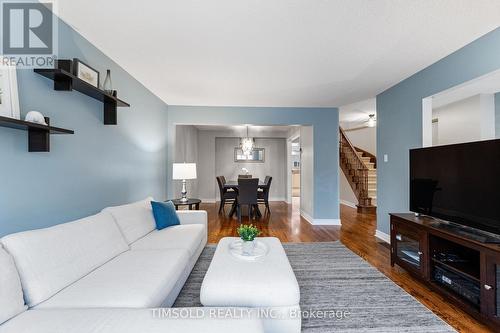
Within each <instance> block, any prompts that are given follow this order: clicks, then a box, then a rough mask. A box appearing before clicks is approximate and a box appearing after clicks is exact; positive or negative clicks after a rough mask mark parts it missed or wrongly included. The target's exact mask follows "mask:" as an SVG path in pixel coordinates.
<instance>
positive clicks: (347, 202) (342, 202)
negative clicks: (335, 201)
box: [340, 199, 358, 209]
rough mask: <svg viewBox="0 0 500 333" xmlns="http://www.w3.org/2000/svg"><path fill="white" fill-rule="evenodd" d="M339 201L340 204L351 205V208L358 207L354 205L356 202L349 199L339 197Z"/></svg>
mask: <svg viewBox="0 0 500 333" xmlns="http://www.w3.org/2000/svg"><path fill="white" fill-rule="evenodd" d="M340 203H341V204H342V205H346V206H348V207H351V208H354V209H357V208H358V207H357V206H356V204H355V203H353V202H350V201H347V200H342V199H340Z"/></svg>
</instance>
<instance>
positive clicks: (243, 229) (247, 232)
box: [236, 224, 260, 256]
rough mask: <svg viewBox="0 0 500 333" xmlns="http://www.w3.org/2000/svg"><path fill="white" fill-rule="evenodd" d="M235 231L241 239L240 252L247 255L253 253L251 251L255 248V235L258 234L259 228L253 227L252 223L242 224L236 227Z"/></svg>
mask: <svg viewBox="0 0 500 333" xmlns="http://www.w3.org/2000/svg"><path fill="white" fill-rule="evenodd" d="M236 231H237V232H238V235H239V236H240V238H241V240H242V241H243V243H242V245H241V251H242V254H243V255H248V256H251V255H253V251H254V248H255V237H257V236H258V235H259V234H260V231H259V229H257V227H254V225H253V224H250V225H246V224H242V225H240V226H239V227H238V229H236Z"/></svg>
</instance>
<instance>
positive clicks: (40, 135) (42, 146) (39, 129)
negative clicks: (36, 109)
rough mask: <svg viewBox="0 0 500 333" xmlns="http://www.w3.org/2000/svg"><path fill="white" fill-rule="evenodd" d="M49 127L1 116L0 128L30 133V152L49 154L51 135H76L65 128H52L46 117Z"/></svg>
mask: <svg viewBox="0 0 500 333" xmlns="http://www.w3.org/2000/svg"><path fill="white" fill-rule="evenodd" d="M45 123H46V124H47V125H42V124H37V123H32V122H29V121H24V120H19V119H13V118H10V117H2V116H0V126H1V127H7V128H13V129H17V130H21V131H27V132H28V151H29V152H49V151H50V135H51V134H74V133H75V132H74V131H72V130H69V129H65V128H59V127H54V126H50V119H49V118H48V117H45Z"/></svg>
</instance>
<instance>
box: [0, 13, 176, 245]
mask: <svg viewBox="0 0 500 333" xmlns="http://www.w3.org/2000/svg"><path fill="white" fill-rule="evenodd" d="M73 57H77V58H80V59H82V60H83V61H85V62H86V63H88V64H89V65H91V66H93V67H95V68H96V69H97V70H99V71H100V72H101V75H103V73H104V74H105V73H106V69H111V75H112V79H113V83H114V87H113V88H114V89H116V90H118V94H119V96H120V97H122V98H123V99H124V100H125V101H127V102H129V103H130V104H131V107H130V108H119V109H118V125H117V126H104V125H103V121H102V113H103V111H102V110H103V105H102V103H99V102H98V101H96V100H94V99H92V98H90V97H88V96H85V95H82V94H80V93H78V92H57V91H54V90H53V82H52V81H50V80H48V79H45V78H43V77H41V76H40V75H37V74H35V73H33V71H32V70H18V86H19V95H20V107H21V117H24V115H25V114H26V113H27V112H28V111H30V110H37V111H40V112H42V113H43V114H44V115H46V116H49V117H50V118H51V124H53V125H54V126H60V127H64V128H69V129H74V130H75V134H74V135H60V136H57V135H53V136H51V152H50V153H28V151H27V132H24V131H18V130H14V129H7V128H4V127H0V151H1V155H0V174H1V175H2V182H1V185H0V186H1V187H0V236H1V235H5V234H8V233H12V232H16V231H21V230H26V229H33V228H39V227H44V226H49V225H53V224H57V223H61V222H66V221H69V220H72V219H77V218H80V217H83V216H86V215H89V214H93V213H96V212H98V211H99V210H100V209H102V208H103V207H105V206H108V205H113V204H120V203H125V202H129V201H132V200H138V199H141V198H144V197H146V196H147V195H150V194H151V195H154V196H156V197H158V198H164V197H165V196H166V188H165V185H166V159H167V155H166V141H167V134H166V131H165V127H166V124H167V106H166V104H165V103H163V102H162V101H161V100H160V99H158V98H157V97H156V96H154V95H153V94H152V93H151V92H150V91H148V90H147V89H146V88H145V87H144V86H142V85H141V84H140V83H139V82H137V81H136V80H135V79H134V78H132V77H131V76H130V75H129V74H127V73H126V72H125V71H124V70H123V69H121V68H120V67H119V66H118V65H117V64H115V63H114V62H113V61H112V60H110V59H109V58H108V57H106V56H105V55H104V54H103V53H101V52H100V51H99V50H97V49H96V48H95V47H94V46H92V45H91V44H90V43H89V42H88V41H87V40H85V39H84V38H82V37H81V36H80V35H79V34H78V33H76V32H75V31H73V30H72V29H71V28H70V27H68V26H67V25H66V24H64V23H62V22H59V58H62V59H64V58H73ZM101 80H103V77H101Z"/></svg>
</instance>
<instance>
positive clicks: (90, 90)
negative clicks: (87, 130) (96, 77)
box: [34, 60, 130, 125]
mask: <svg viewBox="0 0 500 333" xmlns="http://www.w3.org/2000/svg"><path fill="white" fill-rule="evenodd" d="M59 61H61V60H59ZM68 61H69V60H68ZM34 72H35V73H37V74H39V75H42V76H44V77H46V78H48V79H49V80H52V81H54V90H57V91H72V90H76V91H79V92H81V93H82V94H84V95H87V96H89V97H92V98H94V99H96V100H98V101H101V102H103V107H104V110H103V111H104V112H103V113H104V115H103V121H104V125H116V124H117V123H118V112H117V107H129V106H130V104H128V103H126V102H124V101H122V100H121V99H119V98H117V97H116V95H117V94H116V92H113V94H112V95H110V94H108V93H106V92H105V91H104V90H102V89H100V88H98V87H95V86H93V85H91V84H89V83H87V81H84V80H82V79H80V78H78V77H77V76H76V75H75V74H73V73H70V72H67V71H66V70H64V69H60V68H35V69H34Z"/></svg>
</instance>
